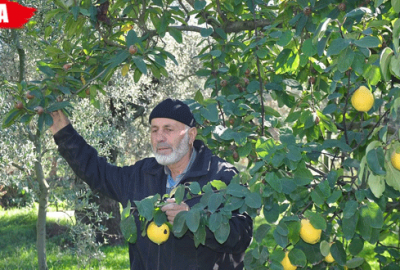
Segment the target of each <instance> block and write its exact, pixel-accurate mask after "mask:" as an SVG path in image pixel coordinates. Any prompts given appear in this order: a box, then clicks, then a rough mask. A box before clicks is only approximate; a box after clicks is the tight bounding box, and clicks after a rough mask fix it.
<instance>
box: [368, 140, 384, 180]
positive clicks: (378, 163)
mask: <svg viewBox="0 0 400 270" xmlns="http://www.w3.org/2000/svg"><path fill="white" fill-rule="evenodd" d="M367 163H368V167H369V168H370V169H371V171H372V172H373V173H374V174H375V175H385V174H386V171H385V169H384V168H385V167H384V166H385V164H384V163H385V157H384V153H383V149H382V147H378V148H375V149H372V150H370V151H369V152H368V153H367Z"/></svg>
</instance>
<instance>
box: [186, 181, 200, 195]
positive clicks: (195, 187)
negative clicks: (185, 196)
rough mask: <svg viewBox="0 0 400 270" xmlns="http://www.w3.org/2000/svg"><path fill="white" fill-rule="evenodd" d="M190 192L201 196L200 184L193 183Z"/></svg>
mask: <svg viewBox="0 0 400 270" xmlns="http://www.w3.org/2000/svg"><path fill="white" fill-rule="evenodd" d="M189 191H190V192H191V193H192V194H200V193H201V187H200V184H199V182H192V183H190V185H189Z"/></svg>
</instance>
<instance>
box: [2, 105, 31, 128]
mask: <svg viewBox="0 0 400 270" xmlns="http://www.w3.org/2000/svg"><path fill="white" fill-rule="evenodd" d="M24 113H25V112H24V111H23V110H18V109H12V110H11V111H9V112H8V114H7V115H6V116H5V117H4V120H3V125H2V128H8V127H9V126H11V125H12V124H14V122H15V120H16V119H18V117H20V116H21V115H22V114H24Z"/></svg>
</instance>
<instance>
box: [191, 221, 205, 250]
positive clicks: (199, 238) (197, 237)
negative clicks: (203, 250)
mask: <svg viewBox="0 0 400 270" xmlns="http://www.w3.org/2000/svg"><path fill="white" fill-rule="evenodd" d="M193 236H194V245H195V247H198V246H199V245H200V244H202V245H205V244H206V228H205V226H204V225H203V224H200V226H199V228H198V230H197V231H195V232H194V233H193Z"/></svg>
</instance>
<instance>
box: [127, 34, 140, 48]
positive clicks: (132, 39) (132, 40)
mask: <svg viewBox="0 0 400 270" xmlns="http://www.w3.org/2000/svg"><path fill="white" fill-rule="evenodd" d="M134 44H140V39H139V38H138V36H137V34H136V32H135V30H129V32H128V34H127V35H126V46H127V48H129V47H130V46H131V45H134Z"/></svg>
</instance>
